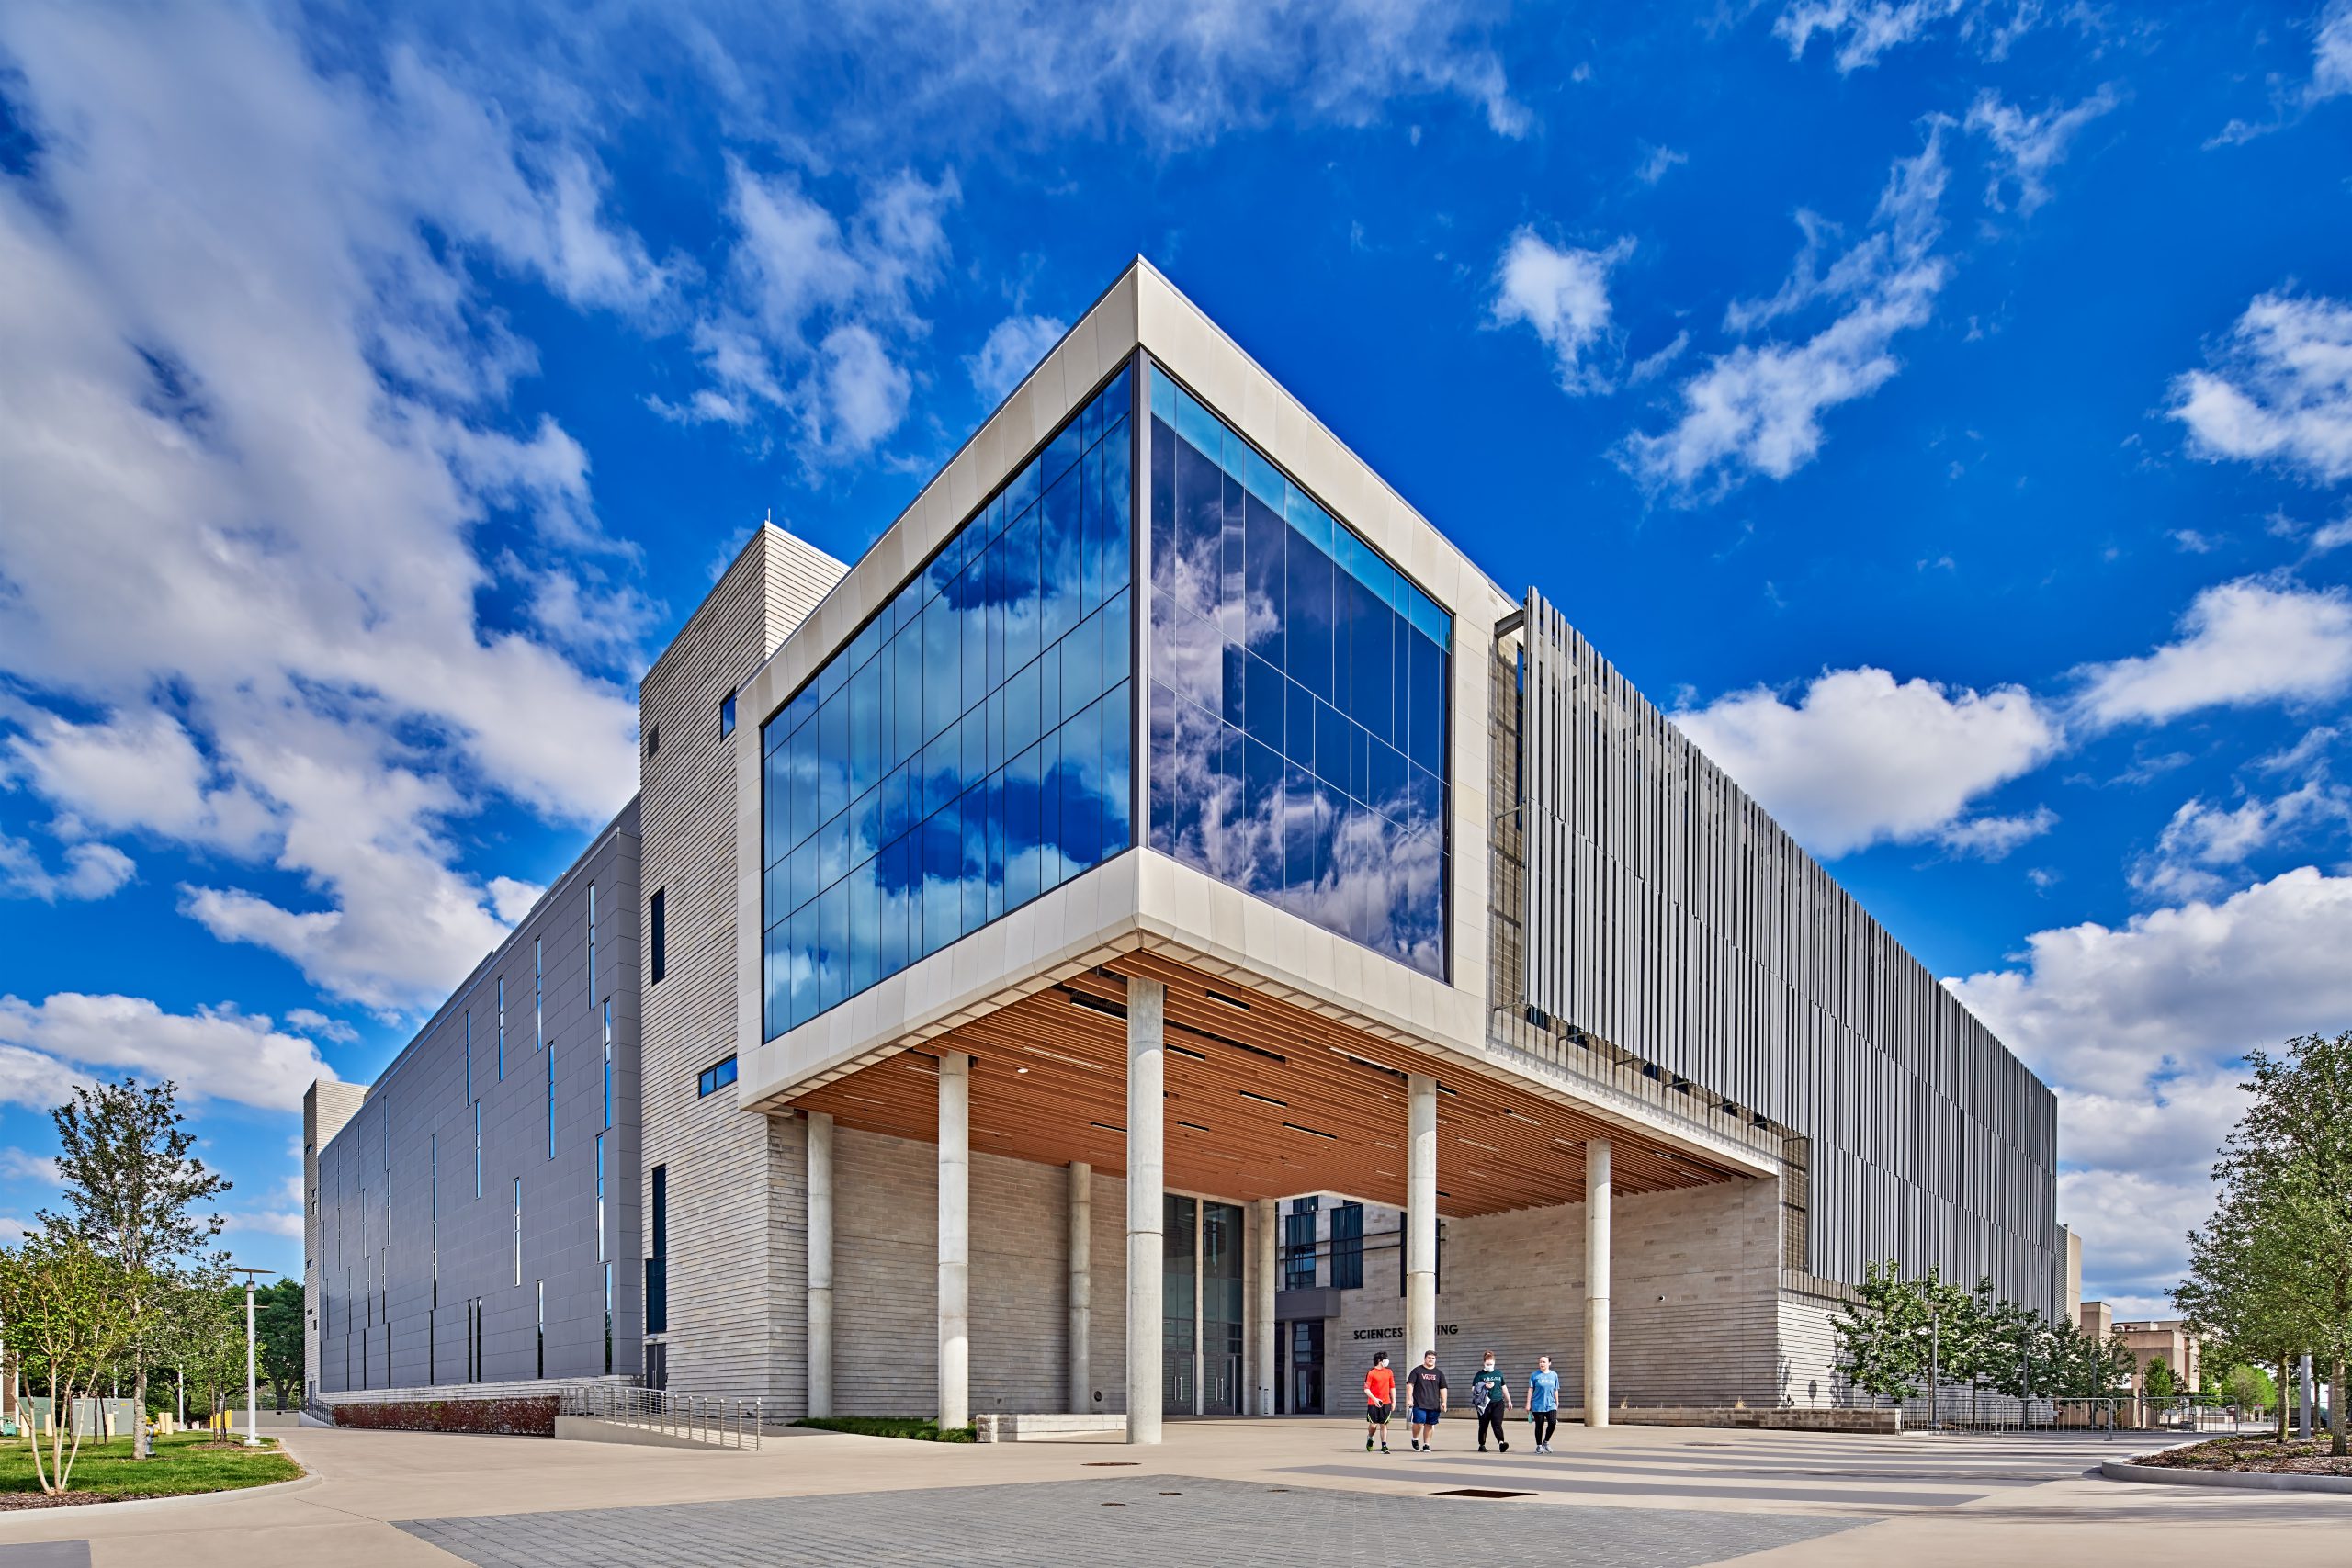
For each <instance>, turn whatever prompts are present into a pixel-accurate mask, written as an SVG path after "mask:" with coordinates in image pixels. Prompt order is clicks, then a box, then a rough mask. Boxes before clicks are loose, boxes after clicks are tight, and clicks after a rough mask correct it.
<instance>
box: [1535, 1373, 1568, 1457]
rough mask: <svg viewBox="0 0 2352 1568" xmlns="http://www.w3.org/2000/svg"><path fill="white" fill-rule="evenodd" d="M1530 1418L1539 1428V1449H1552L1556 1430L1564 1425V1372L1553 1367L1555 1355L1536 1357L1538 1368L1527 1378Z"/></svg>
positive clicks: (1537, 1434) (1537, 1443)
mask: <svg viewBox="0 0 2352 1568" xmlns="http://www.w3.org/2000/svg"><path fill="white" fill-rule="evenodd" d="M1527 1420H1528V1424H1529V1425H1530V1426H1532V1427H1534V1428H1535V1451H1536V1452H1537V1453H1539V1454H1548V1453H1550V1452H1551V1451H1552V1434H1553V1433H1555V1432H1556V1431H1558V1430H1559V1429H1560V1374H1559V1373H1557V1372H1555V1371H1553V1370H1552V1358H1551V1357H1549V1356H1538V1357H1536V1358H1535V1371H1533V1373H1532V1374H1531V1375H1530V1376H1529V1377H1528V1380H1527Z"/></svg>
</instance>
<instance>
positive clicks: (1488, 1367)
mask: <svg viewBox="0 0 2352 1568" xmlns="http://www.w3.org/2000/svg"><path fill="white" fill-rule="evenodd" d="M1486 1370H1487V1371H1490V1372H1491V1371H1494V1370H1495V1364H1494V1363H1493V1362H1492V1361H1488V1362H1487V1365H1486Z"/></svg>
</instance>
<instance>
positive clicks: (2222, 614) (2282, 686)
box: [2075, 577, 2352, 726]
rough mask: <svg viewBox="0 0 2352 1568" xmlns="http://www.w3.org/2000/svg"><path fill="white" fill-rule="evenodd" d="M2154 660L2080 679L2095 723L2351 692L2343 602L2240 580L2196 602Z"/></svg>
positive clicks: (2347, 608)
mask: <svg viewBox="0 0 2352 1568" xmlns="http://www.w3.org/2000/svg"><path fill="white" fill-rule="evenodd" d="M2179 630H2180V635H2179V636H2178V637H2177V638H2176V639H2175V640H2173V641H2171V642H2168V643H2165V644H2164V645H2163V646H2162V647H2160V648H2158V649H2156V650H2155V651H2154V652H2153V653H2148V654H2143V655H2140V656H2138V657H2135V658H2131V659H2120V660H2115V661H2114V662H2112V663H2109V664H2094V665H2089V666H2086V668H2085V669H2084V670H2082V671H2079V673H2080V675H2081V676H2082V678H2083V680H2084V682H2085V684H2084V687H2083V690H2082V692H2081V693H2080V694H2079V695H2078V696H2077V697H2076V699H2075V705H2076V707H2077V708H2078V709H2079V711H2080V712H2081V713H2082V714H2083V716H2085V717H2086V719H2088V720H2089V721H2090V722H2091V723H2093V724H2095V725H2101V726H2109V725H2118V724H2124V723H2128V722H2131V721H2132V720H2152V721H2158V722H2161V721H2163V720H2165V719H2169V718H2176V717H2178V716H2180V715H2182V714H2185V713H2191V712H2194V711H2196V710H2197V709H2199V708H2205V707H2224V706H2226V707H2243V706H2247V705H2253V704H2256V703H2270V702H2309V701H2315V700H2318V699H2321V698H2325V697H2332V696H2335V695H2336V694H2339V693H2342V692H2343V691H2345V690H2346V688H2352V596H2347V595H2346V592H2345V591H2344V590H2342V589H2340V588H2327V589H2310V588H2304V587H2301V586H2300V585H2299V584H2295V583H2292V582H2283V581H2281V582H2273V581H2263V580H2261V579H2256V578H2250V577H2249V578H2240V579H2238V580H2237V581H2233V582H2224V583H2220V584H2217V585H2216V586H2214V587H2211V588H2208V589H2206V590H2204V591H2203V592H2200V593H2199V594H2198V595H2197V598H2196V600H2195V602H2194V603H2192V604H2190V605H2189V607H2188V613H2187V614H2186V615H2182V616H2181V619H2180V627H2179Z"/></svg>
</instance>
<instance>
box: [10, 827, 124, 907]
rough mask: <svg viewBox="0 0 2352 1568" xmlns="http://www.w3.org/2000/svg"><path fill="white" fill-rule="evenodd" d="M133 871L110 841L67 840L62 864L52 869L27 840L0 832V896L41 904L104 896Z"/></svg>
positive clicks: (113, 890) (122, 883) (116, 890)
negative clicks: (59, 867)
mask: <svg viewBox="0 0 2352 1568" xmlns="http://www.w3.org/2000/svg"><path fill="white" fill-rule="evenodd" d="M137 872H138V867H137V866H136V865H134V864H132V863H131V859H130V856H129V855H127V854H124V853H123V852H121V851H120V850H119V849H116V848H115V847H114V846H113V845H112V844H69V845H67V846H66V849H65V865H64V868H63V869H62V870H58V871H52V870H51V869H50V868H49V866H48V865H46V864H44V863H42V861H41V858H40V851H39V850H36V849H35V848H34V847H33V846H32V845H31V844H30V843H28V842H27V841H26V840H23V839H17V838H12V837H10V836H9V835H8V834H6V833H0V897H10V898H38V899H40V901H41V902H42V903H44V904H56V903H60V902H73V901H80V900H83V899H96V898H105V897H110V896H112V895H113V894H114V893H116V892H118V891H119V890H120V889H121V888H122V887H123V886H125V885H126V884H128V883H129V882H130V879H131V877H132V876H133V875H135V874H137Z"/></svg>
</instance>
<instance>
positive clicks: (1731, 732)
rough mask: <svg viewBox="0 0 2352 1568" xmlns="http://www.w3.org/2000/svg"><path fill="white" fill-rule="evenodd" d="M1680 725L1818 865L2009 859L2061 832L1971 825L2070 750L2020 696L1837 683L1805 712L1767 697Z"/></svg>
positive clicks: (1729, 701) (1742, 696)
mask: <svg viewBox="0 0 2352 1568" xmlns="http://www.w3.org/2000/svg"><path fill="white" fill-rule="evenodd" d="M1674 722H1675V723H1676V724H1677V725H1679V727H1680V728H1681V729H1682V731H1683V732H1684V733H1685V734H1687V735H1689V736H1690V737H1691V739H1692V740H1694V741H1696V742H1697V743H1698V745H1699V747H1700V749H1701V750H1703V751H1705V752H1706V753H1707V755H1708V756H1710V757H1712V758H1713V759H1714V761H1716V762H1717V763H1718V764H1719V765H1721V766H1722V767H1723V769H1724V771H1725V772H1726V773H1730V774H1731V776H1732V777H1733V778H1734V779H1736V780H1737V781H1738V782H1739V784H1740V786H1741V787H1742V788H1744V789H1746V790H1747V792H1748V793H1749V794H1751V795H1755V796H1756V798H1757V799H1758V800H1759V801H1760V802H1762V803H1763V806H1764V807H1765V809H1766V810H1768V811H1770V813H1771V814H1772V815H1773V817H1774V818H1777V819H1778V820H1779V821H1780V822H1781V825H1782V826H1784V827H1786V828H1787V829H1789V831H1790V832H1791V833H1792V834H1793V835H1795V837H1796V838H1797V840H1799V841H1800V842H1802V843H1803V844H1804V846H1805V847H1806V848H1808V849H1810V850H1812V851H1813V852H1815V853H1816V854H1820V855H1824V856H1828V857H1835V856H1838V855H1842V854H1846V853H1849V852H1852V851H1855V850H1859V849H1863V848H1866V847H1867V846H1869V845H1871V844H1875V843H1883V842H1895V843H1917V842H1922V841H1928V840H1935V841H1938V842H1940V843H1943V844H1945V845H1946V846H1947V847H1949V848H1951V849H1953V850H1954V851H1956V852H1967V853H1979V854H1987V855H1990V856H1993V857H1994V858H1997V855H1998V854H2001V853H2006V852H2007V851H2008V850H2010V849H2013V848H2015V847H2016V845H2017V844H2018V843H2020V842H2022V841H2024V840H2026V839H2028V838H2030V837H2032V836H2033V835H2034V834H2035V833H2037V832H2039V831H2041V830H2042V829H2045V828H2046V827H2048V826H2049V823H2050V822H2051V821H2052V820H2054V818H2047V817H2045V816H2043V815H2042V814H2041V813H2040V812H2036V813H2033V814H2031V815H2030V816H2027V817H2023V818H1977V819H1974V820H1973V821H1972V820H1968V819H1966V818H1965V814H1966V812H1967V810H1968V807H1969V805H1970V803H1971V802H1972V801H1973V800H1975V799H1976V798H1977V797H1978V796H1980V795H1984V794H1985V793H1986V792H1987V791H1990V790H1992V789H1994V788H1995V787H1996V786H1997V785H1999V784H2004V783H2006V782H2007V781H2008V780H2010V779H2013V778H2016V777H2018V775H2020V774H2022V773H2029V772H2030V771H2031V770H2032V769H2034V768H2035V767H2038V766H2039V765H2041V762H2042V761H2044V760H2045V759H2047V758H2048V757H2049V756H2051V755H2052V753H2053V752H2054V751H2056V750H2058V748H2059V746H2060V745H2061V744H2062V742H2063V736H2062V733H2061V731H2060V728H2059V726H2058V724H2057V722H2056V721H2055V720H2054V719H2053V718H2052V716H2050V715H2049V714H2048V713H2046V712H2044V711H2043V709H2042V708H2041V705H2039V704H2038V703H2036V702H2035V701H2034V699H2033V697H2032V696H2031V694H2029V693H2027V692H2025V691H2023V690H2021V689H2019V688H2018V687H2015V686H2003V687H1999V688H1996V689H1995V690H1993V691H1989V692H1984V693H1978V692H1973V691H1966V690H1962V691H1958V692H1952V691H1948V690H1946V689H1945V688H1943V687H1941V686H1938V685H1936V684H1934V683H1932V682H1927V681H1921V680H1911V681H1905V682H1896V680H1895V679H1894V676H1893V675H1891V674H1889V673H1887V671H1883V670H1874V669H1868V668H1865V669H1860V670H1834V671H1827V672H1825V673H1824V674H1822V675H1820V676H1817V677H1816V678H1815V680H1814V681H1813V682H1812V683H1811V684H1810V685H1809V686H1807V687H1806V688H1805V691H1804V694H1803V695H1802V696H1801V697H1800V698H1799V699H1798V700H1797V701H1796V702H1795V703H1793V704H1792V703H1790V702H1788V701H1786V700H1785V699H1783V698H1782V697H1781V696H1780V695H1779V694H1776V693H1774V692H1771V691H1769V690H1766V689H1764V688H1761V687H1758V688H1757V689H1755V690H1752V691H1746V692H1735V693H1732V694H1729V695H1726V696H1724V697H1721V698H1719V699H1717V700H1716V701H1715V702H1714V703H1713V704H1711V705H1708V706H1706V707H1704V708H1698V709H1687V708H1686V709H1684V710H1682V711H1681V712H1679V713H1677V714H1676V715H1675V716H1674Z"/></svg>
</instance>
